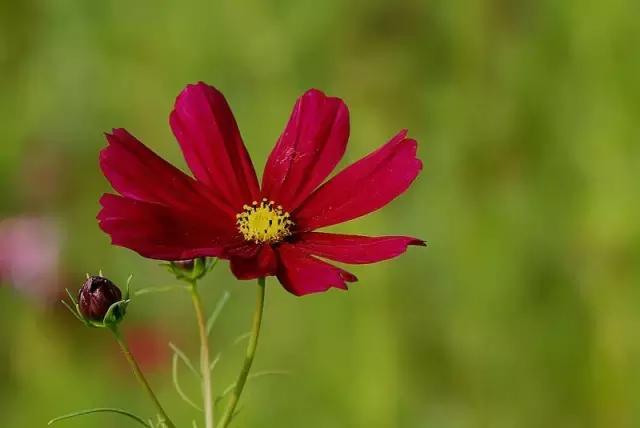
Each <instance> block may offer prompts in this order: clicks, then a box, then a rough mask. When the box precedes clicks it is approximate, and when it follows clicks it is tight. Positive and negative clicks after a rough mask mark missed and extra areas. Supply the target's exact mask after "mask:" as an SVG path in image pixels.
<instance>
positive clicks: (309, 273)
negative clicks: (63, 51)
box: [98, 82, 424, 295]
mask: <svg viewBox="0 0 640 428" xmlns="http://www.w3.org/2000/svg"><path fill="white" fill-rule="evenodd" d="M170 123H171V128H172V130H173V133H174V134H175V136H176V138H177V139H178V142H179V143H180V147H181V149H182V152H183V154H184V157H185V159H186V161H187V164H188V165H189V168H190V169H191V171H192V172H193V175H194V177H195V179H193V178H191V177H189V176H187V175H186V174H184V173H183V172H182V171H180V170H179V169H177V168H175V167H174V166H172V165H170V164H169V163H167V162H166V161H164V160H163V159H161V158H160V157H159V156H158V155H156V154H155V153H154V152H152V151H151V150H150V149H148V148H147V147H146V146H144V145H143V144H142V143H140V142H139V141H138V140H137V139H136V138H135V137H133V136H132V135H131V134H129V133H128V132H127V131H125V130H124V129H114V130H113V132H112V133H111V134H107V141H108V142H109V145H108V146H107V147H106V148H105V149H104V150H102V152H101V154H100V166H101V168H102V171H103V172H104V175H105V176H106V177H107V179H108V180H109V181H110V182H111V185H112V186H113V188H114V189H115V190H116V191H117V192H119V193H120V195H121V196H119V195H113V194H105V195H103V196H102V198H101V200H100V203H101V204H102V210H101V211H100V213H99V214H98V220H99V222H100V227H101V229H102V230H103V231H105V232H106V233H108V234H109V235H111V238H112V243H113V244H115V245H120V246H123V247H126V248H130V249H132V250H134V251H136V252H138V253H139V254H140V255H142V256H144V257H149V258H153V259H160V260H184V259H191V258H194V257H198V256H211V257H220V258H223V259H228V260H229V261H230V265H231V270H232V272H233V273H234V275H235V276H236V277H237V278H239V279H252V278H257V277H261V276H270V275H276V276H277V277H278V279H279V280H280V282H281V283H282V285H283V286H284V287H285V288H286V289H287V290H289V291H290V292H292V293H293V294H296V295H303V294H308V293H314V292H319V291H325V290H327V289H329V288H330V287H337V288H342V289H346V288H347V286H346V282H353V281H356V277H355V276H354V275H352V274H351V273H349V272H347V271H345V270H343V269H340V268H338V267H336V266H333V265H331V264H329V263H326V262H325V261H323V260H321V259H320V258H323V259H330V260H335V261H337V262H344V263H353V264H360V263H373V262H377V261H381V260H385V259H390V258H392V257H396V256H398V255H400V254H401V253H403V252H404V251H405V250H406V248H407V246H408V245H424V242H423V241H421V240H419V239H415V238H410V237H403V236H383V237H366V236H356V235H339V234H333V233H321V232H315V230H316V229H319V228H321V227H325V226H331V225H334V224H337V223H342V222H345V221H349V220H351V219H354V218H357V217H360V216H362V215H364V214H368V213H370V212H372V211H375V210H377V209H378V208H381V207H383V206H384V205H386V204H388V203H389V202H390V201H391V200H393V199H394V198H395V197H397V196H398V195H400V194H401V193H403V192H404V191H405V190H406V189H407V188H408V187H409V185H410V184H411V182H412V181H413V180H414V179H415V178H416V176H417V175H418V173H419V172H420V170H421V169H422V162H421V161H420V160H419V159H417V158H416V141H415V140H412V139H409V138H407V137H406V135H407V132H406V131H402V132H400V133H399V134H398V135H396V136H395V137H393V138H392V139H391V141H389V142H388V143H387V144H385V145H384V146H382V147H380V148H379V149H378V150H376V151H374V152H373V153H371V154H369V155H368V156H366V157H364V158H362V159H361V160H359V161H358V162H355V163H354V164H352V165H350V166H348V167H347V168H345V169H344V170H342V171H341V172H340V173H338V174H337V175H335V176H334V177H333V178H331V179H329V180H328V181H326V182H325V183H324V184H322V183H323V181H324V180H325V179H326V178H327V176H328V175H329V174H330V173H331V171H332V170H333V169H334V168H335V166H336V165H337V163H338V162H339V161H340V159H341V158H342V155H343V154H344V151H345V147H346V145H347V139H348V137H349V112H348V110H347V106H346V105H345V104H344V102H343V101H342V100H341V99H339V98H332V97H327V96H325V95H324V94H323V93H322V92H320V91H318V90H315V89H312V90H309V91H307V92H306V93H305V94H304V95H303V96H302V97H301V98H299V99H298V101H297V102H296V105H295V106H294V108H293V112H292V114H291V118H290V119H289V122H288V123H287V126H286V128H285V130H284V132H283V133H282V135H281V136H280V139H279V140H278V142H277V143H276V146H275V147H274V149H273V151H272V152H271V155H270V156H269V160H268V161H267V165H266V167H265V171H264V176H263V178H262V186H260V185H259V184H258V178H257V176H256V173H255V170H254V168H253V164H252V163H251V159H250V158H249V154H248V153H247V150H246V148H245V146H244V144H243V142H242V138H241V137H240V132H239V130H238V126H237V125H236V121H235V119H234V117H233V114H232V113H231V110H230V108H229V105H228V104H227V101H226V100H225V98H224V96H223V95H222V94H221V93H220V92H219V91H217V90H216V89H215V88H213V87H211V86H208V85H206V84H204V83H202V82H200V83H198V84H195V85H189V86H187V87H186V88H185V89H184V90H183V91H182V93H181V94H180V95H179V96H178V98H177V99H176V104H175V108H174V110H173V112H172V113H171V117H170ZM261 187H262V188H261Z"/></svg>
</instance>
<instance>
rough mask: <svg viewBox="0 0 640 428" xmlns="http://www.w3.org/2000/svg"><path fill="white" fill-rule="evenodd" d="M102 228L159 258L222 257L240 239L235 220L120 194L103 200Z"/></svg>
mask: <svg viewBox="0 0 640 428" xmlns="http://www.w3.org/2000/svg"><path fill="white" fill-rule="evenodd" d="M100 204H101V205H102V210H101V211H100V213H99V214H98V221H99V223H100V228H101V229H102V230H103V231H104V232H106V233H107V234H109V235H110V236H111V241H112V243H113V244H114V245H119V246H121V247H125V248H129V249H131V250H133V251H136V252H137V253H139V254H140V255H142V256H144V257H148V258H152V259H159V260H185V259H192V258H195V257H199V256H211V257H213V256H219V255H221V254H222V253H223V251H224V248H225V247H226V246H228V245H231V244H233V243H235V242H237V240H238V239H240V237H238V233H237V230H236V228H235V225H234V224H233V222H232V221H230V220H226V219H217V220H215V221H212V219H211V217H210V216H209V215H208V213H202V214H200V213H199V212H197V211H186V210H181V209H178V208H172V207H167V206H163V205H158V204H154V203H150V202H144V201H138V200H134V199H129V198H124V197H121V196H117V195H111V194H105V195H103V196H102V198H101V199H100Z"/></svg>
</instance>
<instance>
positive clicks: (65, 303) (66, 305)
mask: <svg viewBox="0 0 640 428" xmlns="http://www.w3.org/2000/svg"><path fill="white" fill-rule="evenodd" d="M60 303H62V304H63V305H64V307H65V308H67V309H69V312H71V313H72V314H73V316H74V317H76V318H78V320H80V321H81V322H83V323H85V324H86V323H87V322H86V321H85V320H84V318H82V317H81V316H80V314H79V313H78V312H77V311H76V310H74V309H73V308H72V307H71V306H70V305H69V304H68V303H67V302H66V301H64V300H60Z"/></svg>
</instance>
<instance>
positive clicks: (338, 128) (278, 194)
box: [262, 89, 349, 211]
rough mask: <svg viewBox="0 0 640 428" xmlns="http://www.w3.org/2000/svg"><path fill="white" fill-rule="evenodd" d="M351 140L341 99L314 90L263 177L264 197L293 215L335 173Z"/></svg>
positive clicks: (301, 105)
mask: <svg viewBox="0 0 640 428" xmlns="http://www.w3.org/2000/svg"><path fill="white" fill-rule="evenodd" d="M348 139H349V111H348V110H347V106H346V105H345V104H344V102H343V101H342V100H341V99H340V98H331V97H327V96H325V94H323V93H322V92H320V91H318V90H315V89H311V90H309V91H307V92H306V93H305V94H304V95H303V96H302V97H300V98H299V99H298V101H297V102H296V104H295V106H294V107H293V112H292V113H291V118H290V119H289V122H288V123H287V126H286V128H285V130H284V132H283V133H282V135H281V136H280V139H279V140H278V142H277V144H276V146H275V147H274V148H273V151H272V152H271V155H270V156H269V160H268V161H267V164H266V166H265V171H264V175H263V177H262V194H263V195H264V196H265V197H267V198H269V199H270V200H274V201H276V202H277V203H278V204H280V205H282V206H283V207H285V209H286V210H287V211H293V210H294V209H295V208H297V207H298V205H299V204H300V203H301V202H302V201H303V200H304V199H305V198H306V197H307V196H309V194H310V193H311V192H312V191H313V190H314V189H315V188H316V187H317V186H318V185H319V184H320V183H322V181H324V179H325V178H327V176H328V175H329V174H330V173H331V171H333V169H334V168H335V166H336V165H337V164H338V162H339V161H340V159H342V155H343V154H344V150H345V147H346V145H347V140H348Z"/></svg>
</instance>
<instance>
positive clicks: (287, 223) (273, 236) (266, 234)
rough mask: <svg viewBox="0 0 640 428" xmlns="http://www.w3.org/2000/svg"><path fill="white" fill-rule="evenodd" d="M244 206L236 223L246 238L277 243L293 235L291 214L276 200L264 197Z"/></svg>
mask: <svg viewBox="0 0 640 428" xmlns="http://www.w3.org/2000/svg"><path fill="white" fill-rule="evenodd" d="M242 208H243V211H242V212H241V213H240V214H236V224H237V225H238V230H239V231H240V233H242V236H244V239H245V240H247V241H253V242H255V243H256V244H260V243H263V242H271V243H275V242H278V241H281V240H283V239H284V238H286V237H287V236H289V235H291V230H290V229H291V227H292V226H293V221H291V219H290V217H291V216H290V215H289V213H288V212H285V211H284V210H283V209H282V206H280V205H276V204H275V202H274V201H270V200H268V199H267V198H263V199H262V201H260V202H258V201H253V203H252V204H251V205H245V206H243V207H242Z"/></svg>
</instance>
